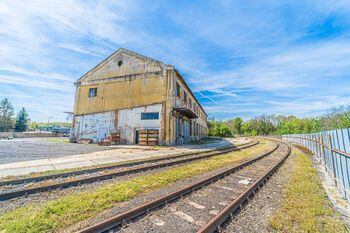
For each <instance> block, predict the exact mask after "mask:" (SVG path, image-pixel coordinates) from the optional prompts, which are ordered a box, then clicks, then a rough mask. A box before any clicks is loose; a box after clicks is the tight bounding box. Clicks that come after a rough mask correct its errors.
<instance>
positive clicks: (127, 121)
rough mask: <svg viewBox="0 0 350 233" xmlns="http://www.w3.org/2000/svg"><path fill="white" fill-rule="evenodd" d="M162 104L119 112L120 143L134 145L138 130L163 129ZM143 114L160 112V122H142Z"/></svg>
mask: <svg viewBox="0 0 350 233" xmlns="http://www.w3.org/2000/svg"><path fill="white" fill-rule="evenodd" d="M161 110H162V104H155V105H148V106H144V107H135V108H131V109H122V110H119V111H118V130H120V142H121V143H125V144H134V143H135V139H136V130H139V129H158V130H160V129H161V121H162V114H161ZM142 112H159V119H158V120H141V113H142Z"/></svg>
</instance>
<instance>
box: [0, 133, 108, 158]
mask: <svg viewBox="0 0 350 233" xmlns="http://www.w3.org/2000/svg"><path fill="white" fill-rule="evenodd" d="M49 140H69V138H67V137H58V138H55V137H51V138H15V139H11V140H6V139H0V164H4V163H12V162H20V161H29V160H36V159H47V158H58V157H62V156H67V155H76V154H84V153H91V152H96V151H104V150H109V149H113V148H109V147H104V146H98V145H94V144H90V145H82V144H76V143H65V142H53V141H49Z"/></svg>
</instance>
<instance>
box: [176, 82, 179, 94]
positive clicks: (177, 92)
mask: <svg viewBox="0 0 350 233" xmlns="http://www.w3.org/2000/svg"><path fill="white" fill-rule="evenodd" d="M176 96H180V85H179V84H178V83H176Z"/></svg>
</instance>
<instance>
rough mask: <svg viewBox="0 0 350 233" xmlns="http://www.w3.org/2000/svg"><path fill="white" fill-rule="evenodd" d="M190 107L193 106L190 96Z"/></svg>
mask: <svg viewBox="0 0 350 233" xmlns="http://www.w3.org/2000/svg"><path fill="white" fill-rule="evenodd" d="M190 108H192V99H191V98H190Z"/></svg>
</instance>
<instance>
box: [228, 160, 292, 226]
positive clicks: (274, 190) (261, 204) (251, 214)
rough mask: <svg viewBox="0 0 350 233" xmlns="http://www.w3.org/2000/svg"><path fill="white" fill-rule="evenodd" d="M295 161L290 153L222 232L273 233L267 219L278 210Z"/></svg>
mask: <svg viewBox="0 0 350 233" xmlns="http://www.w3.org/2000/svg"><path fill="white" fill-rule="evenodd" d="M295 159H296V155H295V154H293V153H292V154H291V155H290V156H289V157H288V158H287V160H286V161H285V162H284V164H283V165H282V166H281V167H280V168H279V169H278V170H277V172H276V173H275V174H274V175H273V176H272V177H271V178H270V179H269V180H268V181H267V183H266V184H265V185H264V186H263V187H262V189H260V191H259V192H258V193H257V194H256V195H255V196H254V198H253V199H252V200H251V201H249V203H248V205H246V206H245V207H244V208H243V209H242V210H241V211H240V212H238V213H237V212H236V213H235V215H234V217H233V219H229V220H228V221H226V223H225V224H224V225H223V228H222V229H223V231H222V232H227V233H228V232H247V233H248V232H249V233H250V232H273V229H272V228H271V226H270V225H269V222H268V219H269V218H270V217H271V216H272V215H273V213H274V211H275V210H277V209H279V208H280V201H281V200H282V199H283V190H284V189H285V185H286V184H288V183H289V179H290V177H291V175H292V174H293V172H294V164H295Z"/></svg>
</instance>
